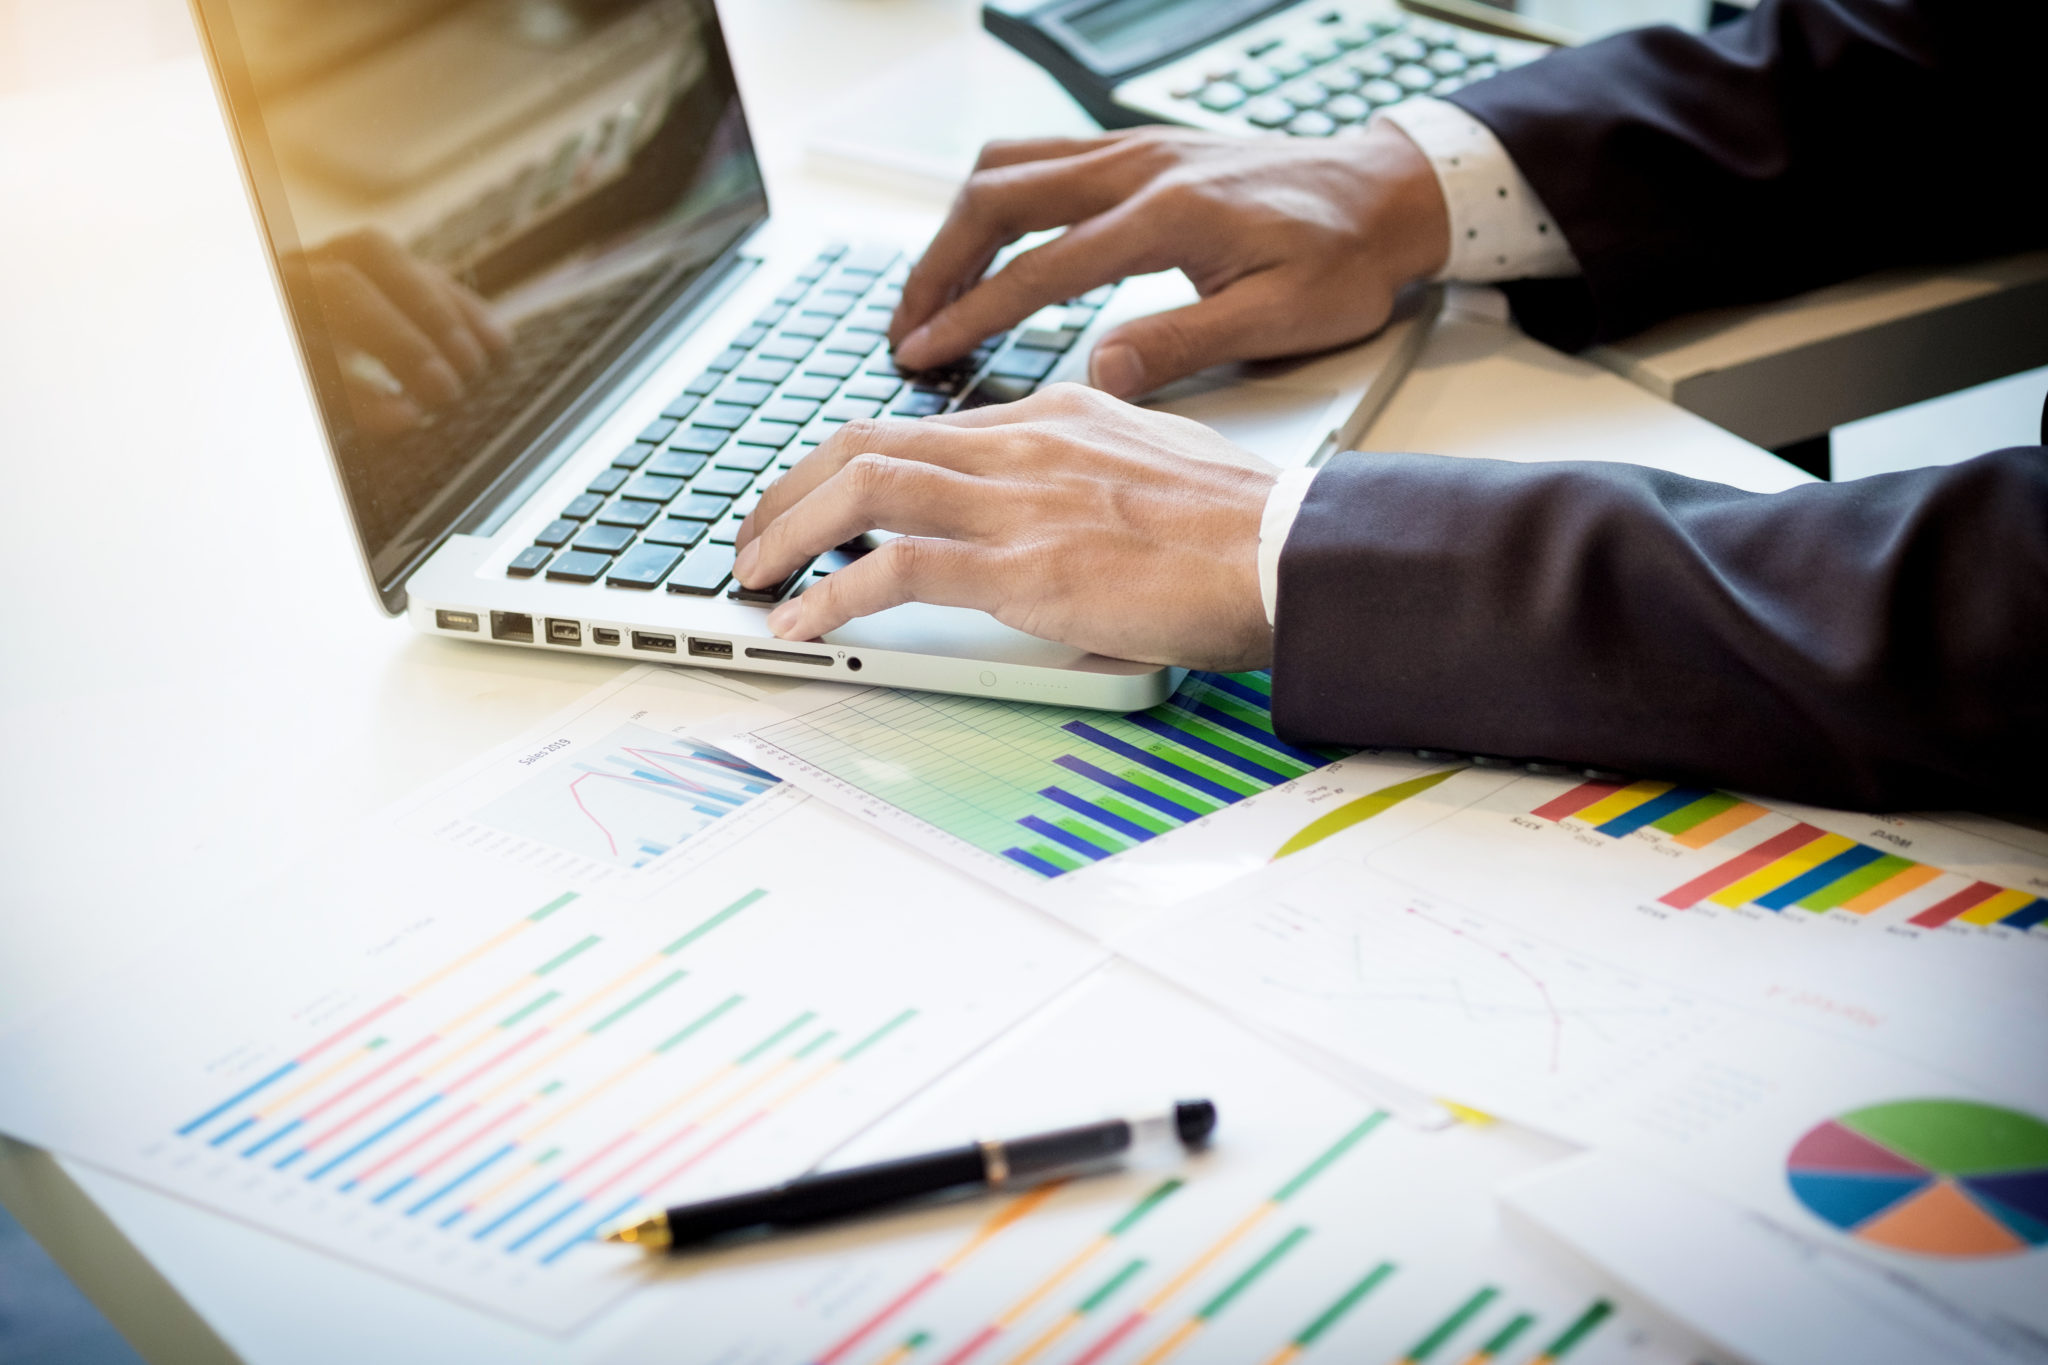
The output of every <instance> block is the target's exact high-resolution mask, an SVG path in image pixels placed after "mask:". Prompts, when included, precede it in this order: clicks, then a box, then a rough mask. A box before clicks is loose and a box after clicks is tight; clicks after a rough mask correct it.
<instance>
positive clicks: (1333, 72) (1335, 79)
mask: <svg viewBox="0 0 2048 1365" xmlns="http://www.w3.org/2000/svg"><path fill="white" fill-rule="evenodd" d="M1316 84H1317V85H1320V86H1321V87H1323V89H1325V90H1327V91H1329V92H1330V93H1331V94H1333V95H1348V94H1350V93H1351V92H1352V91H1354V90H1356V89H1357V88H1358V87H1359V86H1361V85H1363V84H1365V73H1364V72H1362V71H1360V70H1359V69H1358V68H1357V67H1355V66H1333V67H1330V68H1329V69H1328V70H1326V71H1318V72H1316Z"/></svg>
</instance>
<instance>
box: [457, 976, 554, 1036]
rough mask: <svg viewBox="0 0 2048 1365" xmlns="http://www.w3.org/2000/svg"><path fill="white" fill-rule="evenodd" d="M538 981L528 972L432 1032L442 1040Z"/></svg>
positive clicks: (537, 978)
mask: <svg viewBox="0 0 2048 1365" xmlns="http://www.w3.org/2000/svg"><path fill="white" fill-rule="evenodd" d="M538 980H540V978H539V977H537V976H535V975H534V974H533V973H532V972H528V973H527V974H526V975H525V976H522V977H520V978H519V979H518V980H517V981H514V982H513V983H512V984H511V985H509V986H507V987H506V988H505V989H504V990H502V991H499V992H498V993H497V994H495V995H489V996H486V997H484V1000H483V1002H482V1003H481V1004H479V1005H477V1006H476V1007H475V1008H474V1009H469V1010H465V1011H463V1012H462V1013H461V1014H458V1015H456V1016H455V1017H454V1018H453V1019H450V1020H449V1021H448V1022H447V1023H445V1024H443V1025H441V1027H439V1028H437V1029H435V1030H434V1032H436V1033H438V1034H440V1035H441V1036H442V1037H443V1038H446V1037H447V1036H448V1035H449V1034H451V1033H453V1032H455V1030H457V1029H459V1028H461V1027H462V1026H463V1025H464V1024H466V1023H468V1022H469V1021H470V1020H472V1019H474V1018H476V1017H477V1016H478V1015H479V1014H482V1013H483V1012H484V1011H485V1010H487V1009H489V1008H490V1007H491V1006H493V1005H496V1004H499V1003H501V1002H502V1001H504V1000H505V999H506V998H507V997H509V996H511V995H514V994H516V993H517V992H518V991H520V990H521V989H522V988H524V987H526V986H530V985H532V984H533V983H534V982H536V981H538Z"/></svg>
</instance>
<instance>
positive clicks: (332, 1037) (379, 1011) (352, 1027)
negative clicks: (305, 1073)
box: [292, 995, 408, 1066]
mask: <svg viewBox="0 0 2048 1365" xmlns="http://www.w3.org/2000/svg"><path fill="white" fill-rule="evenodd" d="M407 999H408V997H406V996H403V995H394V996H392V997H391V998H390V999H389V1000H386V1001H385V1002H384V1003H383V1004H381V1005H379V1006H377V1008H375V1009H373V1010H371V1011H370V1012H369V1013H368V1014H366V1015H364V1016H363V1017H362V1018H360V1019H358V1020H356V1021H355V1022H354V1023H352V1024H348V1025H345V1026H343V1027H342V1028H339V1029H337V1030H335V1031H334V1032H333V1033H330V1034H328V1035H327V1036H326V1037H325V1038H322V1039H321V1040H320V1041H319V1042H317V1043H315V1044H313V1046H311V1047H309V1048H307V1049H306V1050H305V1051H304V1052H301V1053H300V1054H299V1055H298V1056H297V1057H295V1058H293V1059H292V1060H293V1061H296V1062H297V1063H299V1064H300V1065H301V1066H304V1065H305V1064H306V1063H307V1062H309V1061H311V1060H312V1059H313V1058H315V1057H317V1056H319V1055H320V1054H321V1053H323V1052H325V1051H326V1050H327V1049H328V1048H330V1047H333V1046H334V1045H335V1044H336V1043H338V1042H340V1041H341V1040H342V1039H344V1038H346V1037H348V1036H349V1035H350V1034H351V1033H354V1032H355V1031H356V1030H357V1029H359V1028H361V1027H362V1026H363V1025H365V1024H367V1023H369V1022H370V1021H371V1020H372V1019H375V1018H377V1017H379V1016H380V1015H384V1014H388V1013H389V1012H391V1011H392V1010H395V1009H397V1008H398V1007H399V1006H400V1005H403V1004H404V1003H405V1002H406V1000H407Z"/></svg>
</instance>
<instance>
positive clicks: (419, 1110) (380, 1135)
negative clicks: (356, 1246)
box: [306, 1095, 441, 1190]
mask: <svg viewBox="0 0 2048 1365" xmlns="http://www.w3.org/2000/svg"><path fill="white" fill-rule="evenodd" d="M440 1102H441V1097H440V1096H439V1095H429V1096H427V1097H426V1098H425V1099H423V1100H421V1101H420V1102H419V1103H418V1104H416V1105H414V1106H413V1107H412V1108H410V1109H408V1110H406V1111H405V1112H404V1113H403V1114H400V1115H399V1116H398V1117H397V1118H395V1119H393V1120H391V1122H389V1123H387V1124H385V1125H384V1126H383V1127H382V1128H379V1129H378V1130H377V1131H376V1132H374V1133H372V1134H370V1135H369V1136H368V1137H366V1138H364V1139H363V1140H362V1141H361V1142H358V1143H357V1144H356V1145H355V1146H353V1147H351V1148H349V1149H348V1150H347V1151H345V1152H343V1153H342V1154H341V1155H340V1156H337V1157H332V1158H330V1159H329V1160H328V1161H326V1162H325V1163H324V1164H322V1165H321V1166H319V1167H317V1168H316V1169H314V1170H313V1171H311V1172H310V1173H308V1174H307V1176H306V1179H308V1180H318V1179H319V1178H320V1177H321V1176H323V1175H326V1174H327V1173H328V1172H329V1171H331V1170H333V1169H334V1168H335V1167H336V1166H339V1165H340V1164H341V1163H342V1162H344V1161H347V1160H348V1159H349V1158H350V1157H352V1156H354V1155H355V1154H356V1153H358V1152H360V1151H362V1150H363V1148H365V1147H368V1146H369V1145H370V1144H371V1143H373V1142H380V1141H382V1140H383V1139H384V1138H387V1137H389V1136H390V1135H391V1134H392V1133H393V1132H395V1131H396V1130H397V1129H399V1128H401V1127H403V1126H404V1125H405V1124H408V1123H411V1122H412V1121H413V1120H414V1119H416V1118H418V1117H419V1116H420V1115H421V1114H424V1113H426V1112H427V1111H428V1110H429V1109H432V1108H433V1107H434V1106H435V1105H437V1104H439V1103H440ZM355 1183H356V1182H355V1181H353V1180H351V1181H349V1182H348V1184H346V1185H343V1186H342V1188H343V1189H344V1190H347V1189H353V1188H354V1187H355Z"/></svg>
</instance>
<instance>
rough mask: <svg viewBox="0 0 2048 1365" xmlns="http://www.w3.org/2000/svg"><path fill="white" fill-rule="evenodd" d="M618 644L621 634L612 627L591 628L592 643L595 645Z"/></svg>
mask: <svg viewBox="0 0 2048 1365" xmlns="http://www.w3.org/2000/svg"><path fill="white" fill-rule="evenodd" d="M618 642H619V633H618V632H617V631H615V630H613V629H612V628H611V627H610V626H592V627H591V628H590V643H592V644H594V645H615V644H617V643H618Z"/></svg>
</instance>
